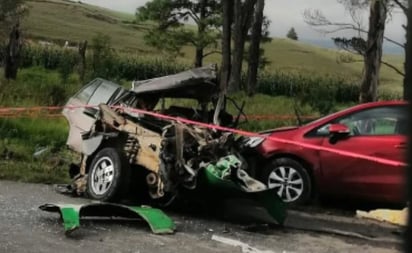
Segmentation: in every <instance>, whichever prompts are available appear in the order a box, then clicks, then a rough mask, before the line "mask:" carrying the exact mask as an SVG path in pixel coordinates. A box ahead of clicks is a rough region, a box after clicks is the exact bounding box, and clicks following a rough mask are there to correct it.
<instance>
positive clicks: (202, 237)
mask: <svg viewBox="0 0 412 253" xmlns="http://www.w3.org/2000/svg"><path fill="white" fill-rule="evenodd" d="M87 202H88V200H86V199H81V198H71V197H67V196H63V195H61V194H58V193H55V191H54V190H53V188H52V186H49V185H41V184H24V183H16V182H10V181H0V252H136V253H137V252H139V253H145V252H182V253H183V252H188V253H203V252H248V253H262V252H267V253H269V252H272V253H278V252H279V253H280V252H282V253H286V252H288V253H292V252H296V253H298V252H305V253H308V252H317V253H319V252H363V253H367V252H374V253H375V252H383V253H386V252H400V249H401V241H400V238H401V237H400V236H399V235H398V234H397V232H399V228H397V227H395V226H391V225H387V224H380V223H376V222H372V221H367V220H360V219H356V218H353V217H350V216H348V215H336V214H330V213H328V212H319V211H313V210H312V211H310V212H302V211H291V212H290V215H289V218H288V221H287V222H286V225H285V227H284V228H281V227H270V228H269V227H267V226H245V225H244V224H239V223H233V222H228V221H225V220H221V219H217V218H213V217H210V216H208V217H206V216H204V215H194V214H188V213H186V214H182V213H177V212H176V211H174V212H169V211H167V210H166V213H168V214H169V215H170V216H171V217H172V218H173V219H174V220H175V222H176V224H177V232H176V233H175V234H173V235H154V234H152V233H151V232H150V230H149V228H148V227H147V226H146V225H145V224H144V223H141V222H125V221H121V222H120V221H113V220H112V221H93V222H92V221H85V222H83V223H82V227H81V228H80V229H79V230H77V231H75V232H74V233H73V234H72V235H71V236H70V237H66V236H65V234H64V232H63V227H62V224H61V222H60V220H59V217H58V215H57V214H52V213H48V212H43V211H41V210H39V209H38V206H39V205H42V204H45V203H72V204H78V203H87ZM212 236H220V237H224V238H226V239H231V240H237V241H238V242H239V243H244V244H248V245H249V246H250V248H247V247H244V248H243V249H242V248H241V247H239V246H232V245H230V243H229V244H228V243H222V242H219V241H216V240H212Z"/></svg>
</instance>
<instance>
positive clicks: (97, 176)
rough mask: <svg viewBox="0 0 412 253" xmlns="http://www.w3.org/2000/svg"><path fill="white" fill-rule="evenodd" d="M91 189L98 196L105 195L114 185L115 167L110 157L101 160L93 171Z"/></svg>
mask: <svg viewBox="0 0 412 253" xmlns="http://www.w3.org/2000/svg"><path fill="white" fill-rule="evenodd" d="M92 171H93V172H92V175H90V176H91V177H92V180H91V187H92V189H93V192H94V193H95V194H96V195H103V194H105V193H106V192H107V191H108V190H109V189H110V186H111V185H112V183H113V178H114V166H113V162H112V160H111V159H110V158H109V157H106V156H105V157H102V158H100V159H99V160H98V161H97V162H96V164H95V165H94V168H93V170H92Z"/></svg>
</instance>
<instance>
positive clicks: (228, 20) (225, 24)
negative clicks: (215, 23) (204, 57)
mask: <svg viewBox="0 0 412 253" xmlns="http://www.w3.org/2000/svg"><path fill="white" fill-rule="evenodd" d="M222 14H223V15H222V63H221V70H220V90H221V93H222V95H223V96H224V95H225V94H226V90H227V85H228V83H229V78H230V71H231V55H232V54H231V48H232V47H231V41H232V22H233V0H223V1H222Z"/></svg>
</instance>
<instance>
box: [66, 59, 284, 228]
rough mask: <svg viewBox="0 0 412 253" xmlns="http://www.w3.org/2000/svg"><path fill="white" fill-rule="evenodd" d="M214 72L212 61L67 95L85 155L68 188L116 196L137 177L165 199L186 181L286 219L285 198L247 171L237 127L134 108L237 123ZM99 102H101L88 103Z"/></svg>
mask: <svg viewBox="0 0 412 253" xmlns="http://www.w3.org/2000/svg"><path fill="white" fill-rule="evenodd" d="M215 74H216V73H215V70H214V68H212V67H204V68H198V69H194V70H190V71H186V72H182V73H179V74H176V75H172V76H167V77H161V78H156V79H151V80H146V81H139V82H134V85H133V88H132V89H131V90H129V91H127V90H125V89H124V88H121V87H120V86H118V85H115V84H113V83H111V82H106V81H104V80H101V79H97V80H95V81H93V82H91V83H90V84H89V85H87V86H86V87H85V88H83V89H82V90H81V91H80V92H78V93H77V94H76V95H75V96H74V97H73V98H71V99H70V100H69V102H68V105H69V106H72V107H70V108H71V109H67V110H64V111H63V114H64V115H65V116H66V118H67V119H68V121H69V123H70V133H69V138H68V141H67V144H68V146H69V147H70V148H71V149H72V150H74V151H77V152H78V153H80V154H81V156H82V159H81V161H80V162H79V164H78V166H77V167H72V168H71V171H70V174H71V176H72V178H73V183H72V184H71V185H70V187H69V189H70V190H71V191H72V192H74V193H75V194H77V195H83V194H86V195H87V196H89V197H91V198H93V199H97V200H100V201H117V200H119V199H121V198H122V197H123V196H124V195H126V194H127V193H129V191H130V187H131V186H132V185H136V184H138V185H144V186H145V189H144V190H143V191H144V192H140V193H139V195H145V194H147V195H148V196H149V197H150V199H151V203H152V204H154V205H156V204H162V205H165V204H170V203H172V202H173V200H174V198H175V196H177V195H178V193H179V192H181V191H182V189H184V190H197V189H198V188H200V187H202V188H207V189H209V188H215V189H217V190H218V191H221V193H220V194H219V195H221V196H236V197H239V196H242V197H246V198H249V199H254V200H256V201H257V202H260V203H262V205H263V206H264V207H265V208H266V209H267V210H268V212H269V213H270V215H271V216H272V217H273V218H275V220H276V221H277V222H278V223H283V221H284V219H285V217H286V211H285V206H284V204H283V203H282V201H281V200H280V199H279V198H278V197H277V194H276V193H274V192H273V191H272V190H269V189H267V187H266V186H265V185H264V184H262V183H261V182H259V181H258V180H256V179H254V178H252V177H250V176H249V175H248V173H247V171H246V169H247V164H246V163H245V162H244V161H245V159H244V158H242V157H241V155H240V153H241V152H240V150H239V148H240V145H238V143H237V141H236V137H235V136H234V135H233V134H232V133H229V132H218V131H215V130H213V129H211V128H206V127H203V126H197V125H188V124H184V123H182V122H180V121H178V120H171V119H160V118H158V117H154V116H152V115H147V114H141V113H140V112H141V111H136V110H134V109H140V110H146V111H152V112H157V113H161V114H163V115H171V116H179V117H183V118H188V119H191V120H196V121H201V122H205V123H211V122H213V121H215V123H216V122H220V123H221V124H224V125H231V124H236V123H237V120H233V117H232V116H231V115H229V114H228V113H226V112H225V111H224V107H221V105H222V104H225V103H222V99H223V98H222V97H219V96H218V86H217V85H216V75H215ZM169 98H173V99H176V98H185V99H187V98H190V99H193V100H194V101H197V103H198V106H197V107H193V108H191V107H181V106H174V105H171V106H169V107H168V108H167V107H166V104H167V103H166V102H165V99H169ZM96 103H99V106H98V107H97V108H91V107H90V105H94V104H96ZM158 103H160V105H158ZM73 105H76V107H74V106H73ZM80 105H84V108H82V106H80ZM68 108H69V107H68ZM73 108H75V109H73ZM76 110H78V111H76ZM237 118H239V117H237ZM202 179H204V180H203V183H202ZM66 189H67V188H66Z"/></svg>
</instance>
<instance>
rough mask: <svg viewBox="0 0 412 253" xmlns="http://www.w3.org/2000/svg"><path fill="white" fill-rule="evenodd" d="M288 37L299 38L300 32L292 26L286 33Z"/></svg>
mask: <svg viewBox="0 0 412 253" xmlns="http://www.w3.org/2000/svg"><path fill="white" fill-rule="evenodd" d="M286 38H289V39H291V40H298V34H297V33H296V31H295V28H293V27H292V28H290V30H289V31H288V33H287V34H286Z"/></svg>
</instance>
